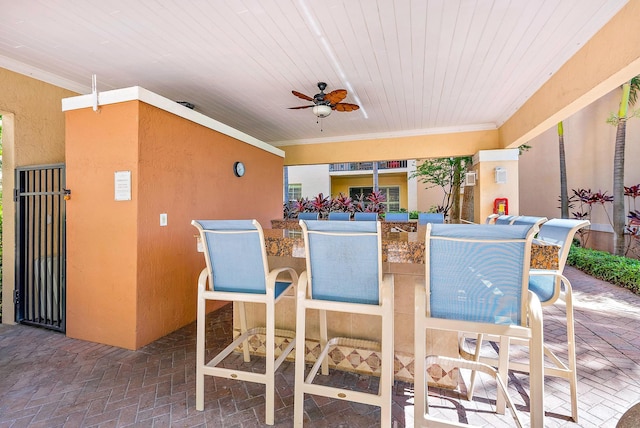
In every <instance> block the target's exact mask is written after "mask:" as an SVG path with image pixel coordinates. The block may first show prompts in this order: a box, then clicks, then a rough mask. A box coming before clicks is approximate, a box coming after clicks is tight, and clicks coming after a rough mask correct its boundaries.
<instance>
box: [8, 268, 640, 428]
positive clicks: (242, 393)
mask: <svg viewBox="0 0 640 428" xmlns="http://www.w3.org/2000/svg"><path fill="white" fill-rule="evenodd" d="M566 274H567V276H568V277H569V279H570V280H571V281H572V284H573V287H574V290H575V312H576V334H577V339H576V341H577V350H578V352H577V358H578V382H579V385H578V394H579V410H580V421H579V423H578V424H576V423H573V422H571V421H569V418H568V415H569V414H570V403H569V396H568V385H567V383H566V382H565V381H563V380H560V379H553V378H549V377H547V378H546V380H545V398H546V403H545V404H546V406H545V407H546V414H547V418H546V425H547V426H549V427H557V426H568V427H577V426H583V427H615V425H616V422H617V421H618V420H619V419H620V417H621V416H622V414H623V413H624V412H625V411H626V410H627V409H628V408H629V407H631V406H632V405H633V404H634V403H636V402H638V401H640V296H637V295H634V294H632V293H631V292H629V291H627V290H624V289H621V288H619V287H616V286H613V285H611V284H608V283H605V282H602V281H599V280H596V279H593V278H592V277H590V276H588V275H585V274H583V273H582V272H579V271H577V270H575V269H572V268H569V267H568V268H567V269H566ZM561 313H562V312H561V311H560V310H559V308H557V307H550V308H545V310H544V314H545V318H544V321H545V340H546V341H547V343H549V344H551V345H552V346H554V348H557V349H558V350H559V353H560V354H561V355H562V352H561V349H562V347H561V346H559V345H560V344H562V342H563V340H564V337H563V335H562V334H563V328H562V323H561V319H562V318H561V317H560V315H561ZM230 331H231V311H230V310H229V307H224V308H222V309H219V310H217V311H215V312H214V313H212V314H211V315H210V317H209V326H208V335H209V337H210V339H211V343H212V345H211V346H212V347H220V346H222V345H224V343H216V341H215V338H216V337H229V335H230ZM556 344H557V346H556ZM486 346H489V345H486ZM516 354H517V351H516ZM230 364H236V362H234V361H231V362H230ZM252 364H253V365H255V368H256V369H257V370H259V369H261V367H262V361H261V360H260V359H257V360H256V361H255V362H253V363H252ZM194 366H195V324H190V325H188V326H186V327H184V328H182V329H180V330H178V331H176V332H174V333H172V334H170V335H168V336H166V337H163V338H162V339H160V340H158V341H156V342H154V343H152V344H150V345H148V346H146V347H144V348H142V349H140V350H138V351H128V350H124V349H120V348H115V347H112V346H107V345H100V344H96V343H91V342H85V341H81V340H75V339H70V338H67V337H65V336H64V335H62V334H59V333H54V332H50V331H46V330H42V329H37V328H33V327H27V326H22V325H16V326H9V325H0V428H3V427H46V428H50V427H125V426H127V427H128V426H135V427H216V428H217V427H243V428H245V427H260V426H263V423H262V422H263V421H264V396H263V394H264V388H263V386H262V385H256V384H251V383H244V382H240V381H232V380H225V379H217V378H216V379H213V378H210V377H208V378H207V381H206V393H205V411H204V412H198V411H196V410H195V368H194ZM293 368H294V365H293V364H292V363H288V362H285V363H284V364H283V366H282V367H281V369H280V370H279V372H278V376H277V381H276V383H277V398H276V408H277V409H276V426H279V427H291V426H292V417H293ZM326 381H327V382H332V383H343V384H348V385H359V386H361V387H362V386H363V387H371V388H373V387H376V386H377V379H375V378H374V379H370V378H369V377H367V376H358V375H354V374H349V373H343V372H333V374H332V375H331V376H329V378H327V379H326ZM509 382H510V383H509V388H510V392H511V395H512V397H513V399H514V401H515V403H516V407H517V408H518V410H519V411H520V415H521V418H522V419H523V420H524V421H525V423H526V422H527V421H528V416H529V415H528V395H527V392H528V379H527V376H526V375H525V374H522V373H515V372H512V373H510V378H509ZM461 389H462V390H463V392H464V385H462V386H461ZM431 394H432V395H433V397H432V398H430V401H429V403H430V405H431V406H432V411H433V412H434V413H436V414H439V415H441V416H443V417H446V418H449V419H453V420H459V421H461V422H471V423H475V424H479V425H484V426H491V427H494V426H511V425H512V420H511V419H510V416H509V415H508V413H507V415H496V414H495V413H493V410H494V407H493V406H494V405H495V389H494V387H493V385H492V384H491V381H489V380H485V379H483V380H482V381H481V382H480V383H479V384H478V388H477V392H476V395H475V397H474V399H473V400H472V401H467V400H465V399H462V398H461V397H460V396H459V395H458V393H457V392H452V391H440V390H431ZM305 411H306V417H307V422H306V423H305V426H307V427H359V428H360V427H363V428H364V427H367V428H368V427H373V426H377V424H378V423H379V414H380V413H379V411H378V410H377V409H376V408H374V407H370V406H363V405H356V404H350V403H345V402H336V401H333V400H328V399H323V398H320V397H308V398H307V399H306V401H305ZM412 414H413V396H412V388H411V385H410V384H406V383H401V382H398V383H396V385H395V396H394V409H393V415H394V424H395V426H396V427H397V428H401V427H411V426H413V417H412Z"/></svg>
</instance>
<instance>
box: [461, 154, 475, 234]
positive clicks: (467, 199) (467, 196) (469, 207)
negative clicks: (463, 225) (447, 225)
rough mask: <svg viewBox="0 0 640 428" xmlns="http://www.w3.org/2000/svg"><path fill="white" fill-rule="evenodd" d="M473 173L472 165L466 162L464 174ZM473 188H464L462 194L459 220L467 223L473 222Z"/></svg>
mask: <svg viewBox="0 0 640 428" xmlns="http://www.w3.org/2000/svg"><path fill="white" fill-rule="evenodd" d="M471 171H473V165H472V164H471V162H467V169H466V172H471ZM473 190H474V188H473V186H464V193H463V194H462V213H461V214H460V218H461V219H462V220H466V221H468V222H473V219H474V208H473Z"/></svg>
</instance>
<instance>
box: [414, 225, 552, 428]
mask: <svg viewBox="0 0 640 428" xmlns="http://www.w3.org/2000/svg"><path fill="white" fill-rule="evenodd" d="M533 234H534V232H533V230H532V228H531V227H530V226H510V225H486V224H471V225H469V224H428V225H427V231H426V236H425V284H416V287H415V302H414V308H415V318H414V320H415V321H414V322H415V330H414V334H415V337H414V346H415V386H414V391H415V400H414V412H415V413H414V424H415V426H416V427H418V426H461V424H460V423H458V422H457V421H456V422H450V421H445V420H442V419H437V418H434V417H433V416H431V415H429V412H428V409H429V406H428V405H427V403H426V402H427V396H428V394H427V390H428V388H427V379H426V368H427V366H428V365H429V364H437V365H439V366H440V367H441V368H442V369H443V370H444V369H445V367H446V368H453V367H459V368H463V369H471V370H473V371H476V370H477V371H481V372H484V373H487V374H490V375H492V376H493V377H494V378H495V380H496V383H497V386H498V390H499V391H500V392H501V394H498V396H497V400H496V410H497V412H498V413H504V410H505V404H508V405H509V408H510V409H511V411H512V414H513V417H514V419H515V421H516V423H517V424H518V425H521V424H520V421H519V417H518V414H517V412H516V411H515V408H514V406H513V402H512V401H511V399H510V398H509V395H508V392H507V388H506V385H507V374H508V369H509V341H510V338H512V337H513V338H520V339H523V340H526V341H527V342H528V343H529V345H530V353H529V359H530V367H531V373H530V378H529V384H530V392H529V403H530V426H531V427H533V428H542V427H544V406H543V403H544V401H543V400H544V393H543V392H544V391H543V390H544V373H543V345H542V343H543V332H542V309H541V306H540V301H539V300H538V298H537V296H536V295H535V294H534V293H532V292H530V291H528V278H529V264H530V257H531V241H532V239H533ZM428 329H437V330H438V329H439V330H449V331H456V332H458V333H472V334H493V335H496V336H497V337H499V341H500V356H499V359H500V361H499V364H498V365H497V370H496V369H494V368H493V367H491V366H490V365H487V364H483V363H481V362H478V361H469V360H465V359H462V358H451V357H442V356H437V355H431V356H427V355H426V347H425V343H426V340H427V335H426V331H427V330H428ZM435 351H436V352H437V349H436V350H435Z"/></svg>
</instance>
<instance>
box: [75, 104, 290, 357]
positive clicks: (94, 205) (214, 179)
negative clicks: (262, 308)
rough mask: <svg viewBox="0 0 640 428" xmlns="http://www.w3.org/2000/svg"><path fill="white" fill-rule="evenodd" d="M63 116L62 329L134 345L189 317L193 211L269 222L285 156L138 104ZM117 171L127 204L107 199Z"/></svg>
mask: <svg viewBox="0 0 640 428" xmlns="http://www.w3.org/2000/svg"><path fill="white" fill-rule="evenodd" d="M66 119H67V124H66V125H67V126H66V128H67V132H66V134H67V140H66V158H67V186H68V188H70V189H71V191H72V199H71V200H70V201H69V202H68V203H67V259H68V266H67V288H68V290H67V335H68V336H70V337H76V338H81V339H85V340H91V341H96V342H101V343H107V344H111V345H116V346H121V347H124V348H129V349H138V348H140V347H141V346H144V345H145V344H147V343H150V342H151V341H153V340H155V339H157V338H159V337H162V336H164V335H166V334H167V333H170V332H171V331H174V330H176V329H178V328H180V327H181V326H183V325H185V324H187V323H189V322H191V321H193V320H194V319H195V308H196V281H197V277H198V274H199V273H200V270H201V269H202V268H203V267H204V258H203V256H202V254H200V253H197V252H196V241H195V238H194V235H195V229H194V228H193V227H192V226H191V225H190V222H191V220H192V219H195V218H209V219H215V218H256V219H257V220H258V221H260V222H261V223H262V224H263V225H264V226H265V227H268V226H269V221H270V220H271V219H272V218H280V217H281V215H282V205H281V194H282V166H283V159H282V158H281V157H279V156H276V155H273V154H271V153H268V152H265V151H263V150H260V149H258V148H255V147H253V146H250V145H248V144H246V143H243V142H240V141H238V140H236V139H234V138H231V137H228V136H226V135H223V134H220V133H218V132H216V131H213V130H211V129H208V128H206V127H203V126H200V125H198V124H195V123H193V122H190V121H188V120H186V119H183V118H181V117H178V116H175V115H173V114H171V113H168V112H166V111H164V110H161V109H158V108H155V107H153V106H150V105H148V104H145V103H142V102H139V101H129V102H125V103H120V104H113V105H107V106H102V107H101V109H100V112H99V113H95V112H93V110H91V109H81V110H73V111H68V112H67V113H66ZM237 160H241V161H243V162H244V163H245V165H246V169H247V172H246V174H245V176H244V177H242V178H237V177H235V176H234V174H233V170H232V166H233V163H234V162H235V161H237ZM115 171H131V175H132V200H131V201H115V200H114V172H115ZM161 213H166V214H167V217H168V224H167V226H164V227H163V226H160V222H159V217H160V214H161Z"/></svg>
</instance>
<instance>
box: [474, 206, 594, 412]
mask: <svg viewBox="0 0 640 428" xmlns="http://www.w3.org/2000/svg"><path fill="white" fill-rule="evenodd" d="M589 224H590V223H589V221H588V220H575V219H551V220H548V221H546V222H544V223H542V225H541V226H540V232H539V233H538V236H537V239H538V240H540V241H543V242H545V243H547V244H551V245H557V246H558V268H557V269H552V270H544V269H531V270H530V271H529V290H530V291H532V292H533V293H535V295H536V296H537V297H538V299H539V300H540V302H541V304H542V306H543V307H544V306H550V305H553V304H555V303H556V302H558V301H564V303H565V304H564V310H565V317H566V322H565V325H566V328H567V331H566V337H567V358H566V364H565V362H564V361H563V359H561V358H560V357H558V356H557V355H556V353H555V352H553V351H552V350H551V349H550V348H549V347H548V346H545V348H544V351H545V355H546V356H547V357H548V360H549V361H550V362H551V364H547V365H545V367H544V371H545V375H546V376H552V377H560V378H563V379H566V380H567V381H568V382H569V394H570V398H571V418H572V419H573V421H574V422H576V423H577V422H578V377H577V367H576V343H575V328H574V317H573V293H572V289H571V283H570V282H569V280H568V279H567V277H565V276H564V274H563V271H564V267H565V264H566V262H567V257H568V256H569V250H570V249H571V242H572V241H573V237H574V236H575V234H576V232H577V231H578V230H580V229H581V228H583V227H587V226H589ZM534 227H535V226H534ZM480 342H481V341H478V343H480ZM515 342H516V343H518V342H517V341H515ZM525 345H526V343H525ZM477 354H478V348H476V355H477ZM480 361H483V362H485V363H488V364H491V365H496V364H498V362H497V360H495V359H491V358H487V357H480ZM510 368H512V369H514V370H518V371H521V372H525V373H526V372H528V371H529V365H528V364H523V363H520V362H511V363H510ZM469 391H470V392H471V393H472V391H473V381H472V382H471V383H470V386H469Z"/></svg>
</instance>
